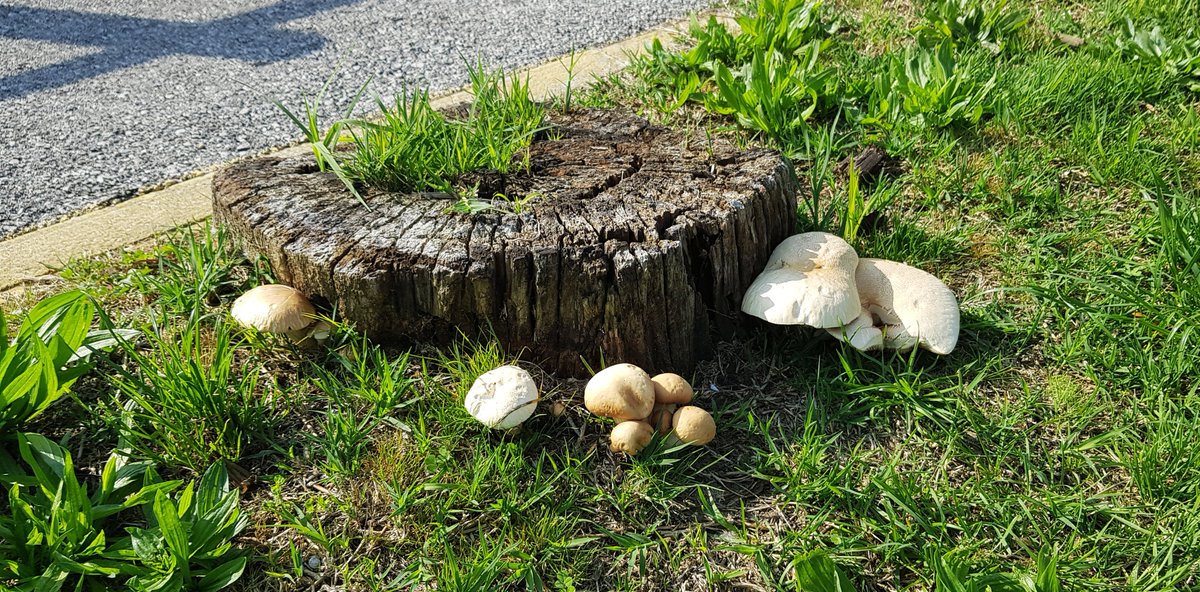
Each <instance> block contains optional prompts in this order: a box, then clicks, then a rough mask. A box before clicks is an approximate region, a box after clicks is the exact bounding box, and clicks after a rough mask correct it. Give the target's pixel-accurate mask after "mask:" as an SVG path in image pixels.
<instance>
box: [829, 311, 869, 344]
mask: <svg viewBox="0 0 1200 592" xmlns="http://www.w3.org/2000/svg"><path fill="white" fill-rule="evenodd" d="M825 330H826V331H828V332H829V334H830V335H833V336H834V337H836V338H838V341H845V342H846V343H849V344H850V346H851V347H853V348H854V349H857V350H858V351H864V352H865V351H874V350H877V349H883V344H884V335H883V331H882V330H880V329H879V328H878V327H876V326H875V318H874V317H872V316H871V312H870V311H867V310H863V311H862V312H861V313H859V315H858V316H857V317H855V318H854V320H853V321H850V322H849V323H847V324H846V326H845V327H830V328H828V329H825Z"/></svg>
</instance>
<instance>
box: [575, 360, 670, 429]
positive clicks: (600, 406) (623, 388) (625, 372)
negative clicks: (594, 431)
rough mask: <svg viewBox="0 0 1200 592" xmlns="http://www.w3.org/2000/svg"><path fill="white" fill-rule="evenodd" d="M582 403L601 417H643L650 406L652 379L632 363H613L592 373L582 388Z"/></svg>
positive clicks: (652, 389)
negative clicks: (594, 373) (593, 374)
mask: <svg viewBox="0 0 1200 592" xmlns="http://www.w3.org/2000/svg"><path fill="white" fill-rule="evenodd" d="M583 404H584V406H585V407H587V409H588V411H591V412H592V413H595V414H596V415H599V416H601V417H611V418H613V419H618V420H627V419H646V418H647V417H649V416H650V411H651V410H652V409H653V408H654V383H653V382H650V375H649V374H646V371H645V370H642V369H641V368H638V367H637V366H634V365H633V364H616V365H613V366H609V367H608V368H605V369H603V370H601V371H599V372H597V373H596V375H595V376H593V377H592V379H591V380H589V381H588V383H587V386H586V387H584V389H583Z"/></svg>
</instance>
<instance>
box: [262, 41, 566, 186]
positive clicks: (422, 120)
mask: <svg viewBox="0 0 1200 592" xmlns="http://www.w3.org/2000/svg"><path fill="white" fill-rule="evenodd" d="M470 76H471V95H472V102H471V104H470V106H469V107H467V112H466V113H465V115H463V116H462V117H447V116H446V115H445V114H443V113H441V112H439V111H437V110H435V109H434V108H433V105H432V104H431V102H430V99H429V93H428V92H426V91H415V92H411V93H410V92H408V90H407V89H405V90H402V91H401V92H400V93H399V94H397V95H396V96H395V97H394V99H393V100H392V101H390V102H389V101H386V100H384V99H383V98H378V99H376V107H377V108H378V110H379V113H380V115H379V117H378V119H360V118H354V117H352V116H351V114H352V113H353V112H354V108H355V105H356V103H357V102H358V96H361V94H362V91H360V92H359V95H358V96H356V97H355V99H354V100H353V101H352V102H351V104H350V105H349V106H347V108H346V110H345V115H344V117H343V118H342V119H339V120H338V121H336V122H334V123H333V124H332V125H331V126H330V128H329V129H328V130H327V131H325V132H321V131H320V130H321V129H322V127H321V124H320V122H319V121H318V120H317V116H316V111H317V109H318V107H319V103H320V100H321V97H322V96H323V95H324V91H322V92H321V93H319V94H318V96H317V98H316V99H315V100H311V101H310V100H307V99H306V100H305V101H304V103H303V110H304V113H302V114H297V113H294V112H293V111H292V110H290V109H288V108H287V107H285V106H284V105H282V104H278V106H279V108H280V109H281V110H282V111H283V112H284V113H285V114H286V115H287V116H288V117H289V118H290V119H291V120H292V122H293V123H295V124H296V126H297V127H298V128H299V129H300V130H301V131H303V132H304V133H305V135H306V137H307V138H308V139H309V141H310V142H312V145H313V150H314V154H315V157H316V160H317V164H318V165H319V166H320V167H321V170H325V169H326V168H328V169H329V170H331V171H332V172H333V173H335V174H336V175H337V176H338V177H339V178H340V179H341V180H342V182H343V183H345V184H346V187H347V189H348V190H349V191H350V192H351V193H354V194H355V196H358V197H359V198H360V199H362V195H361V193H360V192H359V188H360V187H359V186H360V185H366V186H368V187H371V188H373V189H378V190H382V191H402V192H414V191H426V190H436V191H442V192H446V193H450V194H454V195H460V194H463V195H464V198H467V197H468V196H466V195H465V192H466V190H467V189H472V188H466V187H463V186H462V181H461V177H462V175H463V174H464V173H468V172H471V171H477V170H492V171H498V172H501V173H507V172H509V170H510V169H512V170H517V169H520V168H521V167H522V166H524V167H526V168H528V162H525V161H523V160H522V159H521V158H514V157H517V156H519V155H520V154H522V153H523V151H524V150H525V148H527V147H528V146H529V143H530V142H531V141H532V140H533V137H534V135H535V134H536V133H537V132H538V131H540V130H541V129H542V122H543V119H544V117H545V110H544V108H543V107H542V106H541V105H539V104H537V103H536V102H534V101H533V100H532V99H531V98H530V96H529V85H528V82H527V81H522V80H521V79H520V78H519V77H517V76H515V75H514V76H505V75H504V74H502V73H499V72H488V71H487V70H486V69H485V68H484V67H483V65H482V64H479V65H476V66H475V67H473V68H472V69H471V70H470ZM365 88H366V87H365V85H364V87H363V90H365ZM341 144H346V145H348V147H349V149H348V150H342V149H341V148H340V145H341ZM470 193H471V196H473V195H474V193H475V191H474V190H473V189H472V191H471V192H470ZM479 197H480V198H481V199H485V200H491V199H492V198H493V196H490V195H484V196H479ZM364 203H366V202H364Z"/></svg>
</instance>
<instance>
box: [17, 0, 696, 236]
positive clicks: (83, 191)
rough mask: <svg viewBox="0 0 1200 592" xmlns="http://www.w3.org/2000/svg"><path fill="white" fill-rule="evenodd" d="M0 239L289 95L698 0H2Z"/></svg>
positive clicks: (246, 127)
mask: <svg viewBox="0 0 1200 592" xmlns="http://www.w3.org/2000/svg"><path fill="white" fill-rule="evenodd" d="M0 2H5V3H3V4H0V122H2V123H3V128H4V130H5V131H4V133H3V135H2V136H0V239H2V238H5V237H8V236H12V235H14V234H17V233H20V232H23V231H27V230H30V229H33V228H36V227H37V226H40V225H44V224H47V223H50V222H53V221H55V220H57V219H60V218H62V217H65V216H68V215H70V214H72V213H74V212H77V211H79V210H82V209H86V208H89V207H92V206H95V205H98V204H104V203H110V202H114V201H119V200H121V199H124V198H127V197H130V196H132V195H134V194H136V193H137V191H138V190H139V189H140V188H143V187H146V186H149V185H153V184H156V183H158V182H160V181H163V180H166V179H171V178H176V177H179V176H182V175H185V174H187V173H189V172H191V171H195V170H197V169H201V168H204V167H206V166H209V165H213V164H217V163H220V162H223V161H226V160H229V159H231V158H234V157H237V156H244V155H247V154H251V153H254V152H257V151H260V150H263V149H266V148H270V147H272V146H279V145H282V144H286V143H289V142H291V141H293V140H295V139H297V138H298V137H299V134H298V133H297V131H296V130H295V129H294V128H293V127H292V124H291V123H290V122H289V121H288V120H287V119H286V118H285V117H284V116H283V114H282V113H281V112H280V111H279V110H278V109H276V108H275V106H274V105H273V104H272V102H273V101H275V100H282V101H283V102H284V103H285V104H288V105H289V106H292V107H295V106H296V105H298V103H299V100H300V97H301V96H302V95H303V94H304V93H310V94H315V93H316V92H317V91H318V90H319V89H320V88H321V86H322V84H323V83H324V82H325V81H326V80H327V79H329V78H330V76H331V75H334V74H335V72H336V73H337V75H336V77H335V78H334V80H333V84H332V85H331V86H330V89H329V92H328V93H327V96H326V102H325V104H326V105H332V106H338V105H345V104H346V102H347V101H348V100H349V98H350V96H352V95H353V94H354V92H355V91H356V90H357V89H358V87H359V86H360V85H361V84H362V83H363V82H365V81H366V80H367V79H368V78H370V79H371V80H372V83H371V87H370V88H371V92H372V93H376V94H380V95H383V96H390V95H392V94H394V93H395V92H397V91H399V90H400V89H401V88H403V87H405V86H407V87H409V88H413V87H414V86H416V87H422V88H428V89H430V90H432V91H433V92H435V93H436V92H438V91H442V90H448V89H452V88H455V87H458V86H461V85H462V84H464V83H466V80H467V71H466V65H465V63H464V58H467V59H471V60H473V59H474V58H475V57H476V56H478V57H479V58H481V59H482V60H483V61H484V63H486V64H487V65H488V66H490V67H495V68H505V69H511V68H515V67H519V66H523V65H529V64H535V63H538V62H542V61H545V60H547V59H550V58H552V57H555V56H558V55H561V54H563V53H566V52H568V51H570V50H572V49H577V48H585V47H591V46H595V45H600V44H604V43H607V42H612V41H615V40H617V39H620V38H623V37H627V36H629V35H632V34H635V33H637V32H639V31H644V30H646V29H648V28H650V27H653V26H654V25H657V24H659V23H661V22H663V21H665V20H668V19H671V18H676V17H679V16H683V15H685V14H687V13H688V12H689V11H691V10H696V9H700V8H703V7H704V6H706V5H708V4H709V1H707V0H499V1H492V2H479V1H478V0H206V1H205V2H197V3H191V2H180V1H178V0H91V1H86V0H17V1H16V2H15V3H13V2H12V0H0Z"/></svg>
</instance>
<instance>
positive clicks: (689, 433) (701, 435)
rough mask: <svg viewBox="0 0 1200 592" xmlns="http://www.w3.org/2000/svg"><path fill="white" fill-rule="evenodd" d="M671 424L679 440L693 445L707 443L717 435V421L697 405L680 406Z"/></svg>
mask: <svg viewBox="0 0 1200 592" xmlns="http://www.w3.org/2000/svg"><path fill="white" fill-rule="evenodd" d="M671 425H672V427H673V428H674V429H675V437H676V438H677V439H678V440H679V441H680V442H683V443H684V444H691V445H693V446H703V445H705V444H708V443H709V442H711V441H712V439H713V438H714V437H715V436H716V435H717V423H716V422H715V421H713V418H712V416H711V415H709V414H708V412H707V411H705V410H703V409H701V408H699V407H692V406H688V407H680V408H679V410H678V411H676V412H675V417H674V419H673V421H672V424H671Z"/></svg>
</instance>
